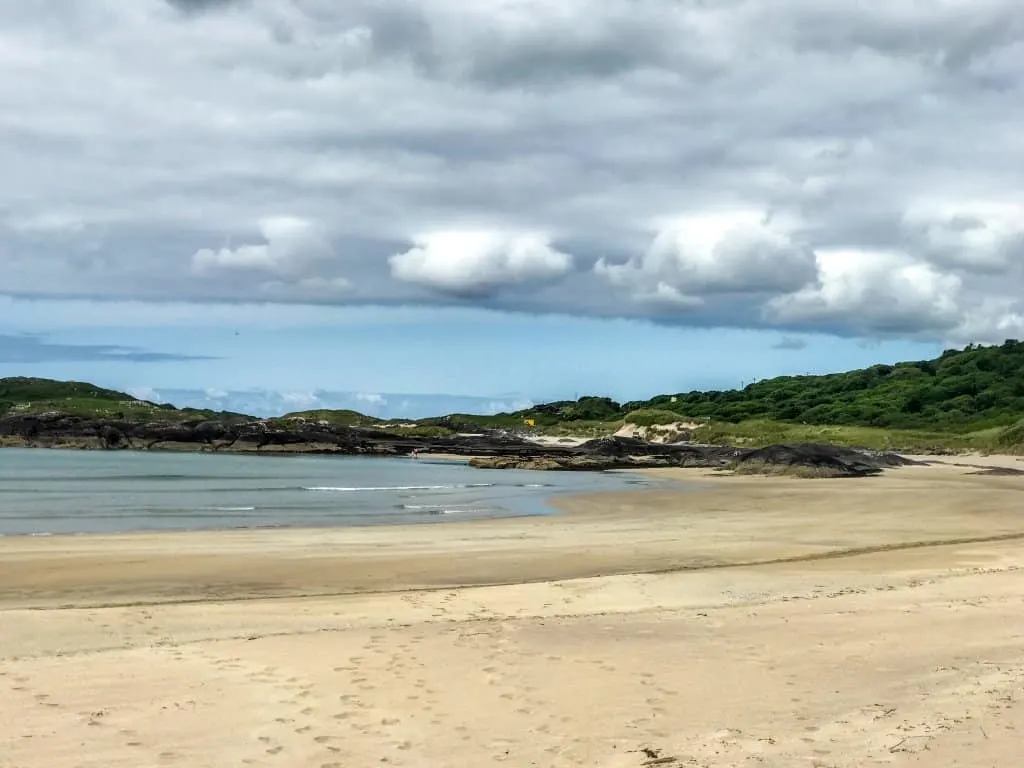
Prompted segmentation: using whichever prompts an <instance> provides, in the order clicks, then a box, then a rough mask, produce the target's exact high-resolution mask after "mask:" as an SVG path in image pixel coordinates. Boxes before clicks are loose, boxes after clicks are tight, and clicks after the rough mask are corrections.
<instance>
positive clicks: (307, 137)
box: [0, 0, 1024, 340]
mask: <svg viewBox="0 0 1024 768" xmlns="http://www.w3.org/2000/svg"><path fill="white" fill-rule="evenodd" d="M51 5H52V3H6V4H3V5H2V7H0V50H2V51H3V54H2V57H0V101H2V102H3V103H4V104H5V106H6V109H5V113H4V114H5V116H4V118H3V120H2V121H0V170H2V171H3V176H4V180H5V182H6V183H5V184H4V185H3V186H2V188H0V254H2V256H0V261H2V266H3V287H4V290H5V291H8V292H10V293H13V294H19V295H26V296H36V297H48V298H52V299H54V300H56V299H58V298H60V297H69V296H71V297H77V299H76V300H80V299H82V298H83V297H88V298H99V297H107V298H111V299H114V298H116V299H119V300H125V299H133V300H135V301H138V302H140V303H142V304H147V303H148V304H151V305H154V306H155V305H156V303H157V302H164V303H173V304H176V305H180V306H183V307H187V306H196V307H200V306H202V305H204V304H206V303H210V302H218V306H226V305H229V304H234V305H236V306H245V307H248V308H249V310H248V311H249V312H250V313H252V314H253V320H252V321H253V322H261V320H260V319H259V318H257V317H255V314H256V313H258V312H260V311H261V309H260V308H262V309H264V310H266V312H267V313H268V314H273V313H274V312H276V311H277V310H269V309H266V307H268V306H275V307H276V306H279V305H282V304H285V303H301V302H311V303H321V304H336V305H340V304H346V305H357V304H359V305H378V306H381V305H386V306H400V305H407V304H411V303H418V304H424V305H433V306H437V305H445V304H457V305H460V306H464V305H473V306H478V307H481V308H488V309H494V308H500V309H503V310H515V311H529V312H555V313H564V314H573V315H597V316H624V317H657V318H659V319H665V318H668V319H670V320H671V321H673V322H679V323H692V324H695V325H701V326H710V325H723V324H725V325H732V326H759V327H768V328H778V329H779V330H780V332H782V333H788V332H789V330H788V328H789V326H790V325H793V324H798V325H799V326H800V327H801V328H811V327H814V328H820V329H827V330H828V331H830V332H834V333H844V334H857V333H860V334H863V333H867V334H873V333H896V334H904V335H914V336H915V337H919V336H921V335H922V334H924V335H929V336H938V335H942V334H948V338H955V337H956V334H959V333H968V332H970V333H975V334H978V335H980V336H981V337H983V338H989V339H993V340H999V339H998V337H999V336H1000V335H1001V334H1003V333H1005V332H1006V330H1007V329H1009V328H1013V327H1016V324H1017V318H1019V316H1020V315H1021V314H1022V312H1024V310H1022V307H1021V306H1020V298H1019V297H1020V296H1022V295H1024V250H1022V239H1024V226H1022V206H1024V203H1022V199H1021V197H1020V193H1019V179H1018V176H1019V172H1018V170H1017V169H1018V168H1019V167H1020V166H1021V164H1022V162H1024V147H1022V145H1021V142H1020V140H1019V126H1020V125H1021V124H1022V122H1024V16H1022V15H1021V14H1020V12H1019V3H1018V2H1016V1H1015V0H983V1H981V2H967V1H966V0H943V2H939V3H931V4H923V3H920V2H916V0H891V2H888V3H884V4H880V3H873V4H872V3H841V2H831V1H830V2H816V1H814V0H779V2H776V3H772V4H770V8H769V7H768V6H767V5H766V4H765V3H762V2H758V0H729V2H721V3H679V2H674V1H673V0H605V1H604V2H601V3H600V4H597V5H595V4H593V3H585V2H583V0H549V1H543V2H542V0H517V2H507V3H498V4H488V5H486V6H480V7H479V8H477V7H475V6H474V7H468V6H467V5H466V4H465V3H455V2H453V1H452V0H349V1H347V2H344V3H339V2H333V1H332V0H302V1H301V2H299V0H137V2H131V3H126V2H117V0H92V1H91V2H89V3H74V4H66V5H67V6H68V7H67V8H64V6H62V7H61V13H54V12H52V8H51V7H50V6H51ZM154 41H159V42H158V43H154ZM83 82H87V83H102V87H92V88H83V87H82V83H83ZM40 93H45V94H47V96H48V97H47V98H46V99H40V98H39V96H38V95H39V94H40ZM838 252H845V253H848V254H869V255H870V254H882V253H886V254H898V257H892V259H895V261H892V259H891V258H890V257H888V256H887V257H884V258H885V259H889V260H890V261H892V263H894V264H897V267H896V268H897V270H898V275H897V279H896V280H895V281H894V285H893V286H888V287H887V286H885V285H883V283H884V280H882V278H879V277H872V276H871V275H874V274H875V273H874V272H872V270H873V269H874V267H871V265H870V263H869V262H871V260H872V258H874V257H871V256H865V257H864V258H863V259H862V262H863V263H862V266H861V267H850V268H847V269H846V270H845V271H843V270H840V269H839V267H837V266H836V265H835V264H834V263H829V256H828V254H832V253H838ZM858 258H860V257H858ZM911 267H912V268H911ZM908 270H909V271H908ZM861 272H864V274H860V273H861ZM840 273H842V275H845V276H840ZM855 273H856V274H855ZM900 276H902V277H900ZM917 278H920V279H921V280H923V281H924V284H923V285H924V287H923V288H922V287H921V286H918V285H917V284H916V283H913V279H917ZM844 281H845V282H844ZM843 285H846V287H842V286H843ZM859 295H865V296H867V295H873V296H883V295H884V296H886V297H888V298H889V299H890V300H891V302H892V306H891V307H889V308H887V309H884V310H882V309H878V308H876V309H874V310H871V309H870V308H868V309H865V307H864V301H862V300H859V299H857V298H856V296H859ZM929 296H933V297H936V298H938V299H939V300H940V302H941V304H940V306H939V307H938V308H937V309H936V308H931V309H929V308H928V307H926V306H924V303H923V302H926V301H927V300H928V297H929ZM207 311H208V310H204V309H196V312H198V313H203V312H207ZM367 311H373V310H367ZM887 313H888V315H889V316H888V317H885V315H886V314H887ZM943 338H947V337H946V336H943Z"/></svg>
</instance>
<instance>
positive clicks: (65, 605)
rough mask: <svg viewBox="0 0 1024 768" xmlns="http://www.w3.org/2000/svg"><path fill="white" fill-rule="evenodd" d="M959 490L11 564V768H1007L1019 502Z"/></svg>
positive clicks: (293, 537) (780, 489)
mask: <svg viewBox="0 0 1024 768" xmlns="http://www.w3.org/2000/svg"><path fill="white" fill-rule="evenodd" d="M948 461H950V462H952V461H953V460H948ZM988 461H989V460H985V459H971V460H970V462H969V463H975V464H982V463H986V462H988ZM957 462H958V463H963V461H962V460H957ZM995 463H1002V464H1005V465H1010V466H1014V465H1015V466H1024V465H1022V464H1020V463H1016V462H1012V461H1008V460H1003V461H1001V462H995ZM970 471H972V469H971V468H970V467H956V466H952V463H950V464H946V465H943V466H933V467H923V468H907V469H901V470H897V471H892V472H889V473H887V474H886V475H885V476H883V477H880V478H872V479H868V480H849V481H844V480H818V481H813V480H789V479H779V478H750V477H744V478H722V477H718V476H714V477H712V476H707V475H706V474H701V473H696V474H695V473H693V472H684V471H681V470H677V471H668V472H664V473H662V474H667V475H668V476H670V477H672V476H676V477H685V478H687V479H694V478H695V477H701V478H702V479H703V480H704V482H706V487H705V488H703V489H700V490H674V489H669V490H658V491H641V492H635V493H623V494H609V495H603V496H592V497H576V498H569V499H563V500H561V501H560V502H559V505H560V506H561V507H562V508H563V509H564V511H565V513H566V514H563V515H559V516H554V517H550V518H534V519H512V520H500V521H487V522H478V523H471V524H444V525H432V526H417V527H393V528H370V529H343V530H331V531H261V532H247V533H195V534H180V535H179V534H162V535H137V536H136V535H131V536H111V537H72V538H59V537H54V538H42V539H31V538H18V539H0V766H2V767H3V768H36V767H39V768H44V767H45V768H62V767H63V766H72V767H74V766H81V767H82V768H85V767H86V766H89V767H90V768H114V767H117V766H124V767H125V768H128V767H129V766H130V767H131V768H139V767H140V766H189V767H190V768H191V767H202V766H210V767H211V768H212V767H213V766H217V767H218V768H220V767H222V766H242V765H251V766H288V767H289V768H306V767H307V766H309V767H310V768H340V767H341V766H345V767H346V768H361V767H362V766H382V765H383V766H416V767H419V766H425V767H426V766H467V767H469V766H485V765H491V764H504V765H508V766H544V767H545V768H549V767H554V768H557V767H559V766H594V767H597V768H618V767H620V766H621V767H622V768H627V767H633V766H654V765H658V766H670V768H671V767H672V766H812V767H813V766H818V767H819V768H826V767H833V766H834V767H839V766H843V767H851V768H852V767H853V766H873V765H892V766H910V765H913V766H1000V767H1002V766H1006V767H1007V768H1015V767H1016V766H1018V765H1020V764H1021V755H1022V754H1024V746H1022V745H1024V705H1022V704H1021V703H1020V700H1021V697H1022V696H1024V574H1021V573H1019V572H1018V569H1019V568H1020V566H1021V565H1022V564H1024V477H985V476H977V475H968V474H965V473H967V472H970ZM485 585H486V586H485Z"/></svg>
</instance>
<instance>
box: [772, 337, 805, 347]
mask: <svg viewBox="0 0 1024 768" xmlns="http://www.w3.org/2000/svg"><path fill="white" fill-rule="evenodd" d="M806 348H807V342H806V341H805V340H804V339H801V338H800V337H799V336H783V337H782V338H781V339H779V340H778V341H777V342H775V343H774V344H772V349H780V350H791V351H797V350H801V349H806Z"/></svg>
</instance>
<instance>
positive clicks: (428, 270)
mask: <svg viewBox="0 0 1024 768" xmlns="http://www.w3.org/2000/svg"><path fill="white" fill-rule="evenodd" d="M416 243H417V244H416V247H415V248H412V249H410V250H408V251H406V252H404V253H399V254H396V255H394V256H392V257H391V259H390V262H391V272H392V274H393V275H394V276H395V277H396V278H397V279H399V280H404V281H406V282H409V283H416V284H418V285H422V286H425V287H427V288H430V289H432V290H435V291H439V292H442V293H451V294H455V295H467V296H474V295H487V294H490V293H493V292H495V291H497V290H499V289H500V288H503V287H506V286H516V285H523V284H525V283H532V282H542V281H545V280H552V279H555V278H558V277H561V276H562V275H564V274H566V273H567V272H568V271H569V270H570V269H571V268H572V257H571V256H569V255H568V254H566V253H562V252H561V251H558V250H556V249H555V248H553V247H552V246H551V243H550V241H549V239H548V238H546V237H544V236H542V235H531V234H522V235H507V234H502V233H498V232H473V231H454V232H438V233H434V234H430V235H423V236H421V237H419V238H417V241H416Z"/></svg>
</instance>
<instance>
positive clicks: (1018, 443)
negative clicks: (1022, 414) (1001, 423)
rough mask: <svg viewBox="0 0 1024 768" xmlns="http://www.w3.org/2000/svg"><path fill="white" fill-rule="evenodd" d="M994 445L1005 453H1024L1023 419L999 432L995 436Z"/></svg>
mask: <svg viewBox="0 0 1024 768" xmlns="http://www.w3.org/2000/svg"><path fill="white" fill-rule="evenodd" d="M995 445H996V448H997V449H998V450H1000V451H1003V452H1005V453H1024V419H1021V420H1020V421H1018V422H1017V423H1016V424H1012V425H1010V426H1009V427H1007V428H1006V429H1003V430H1000V432H999V433H998V434H997V435H996V436H995Z"/></svg>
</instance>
